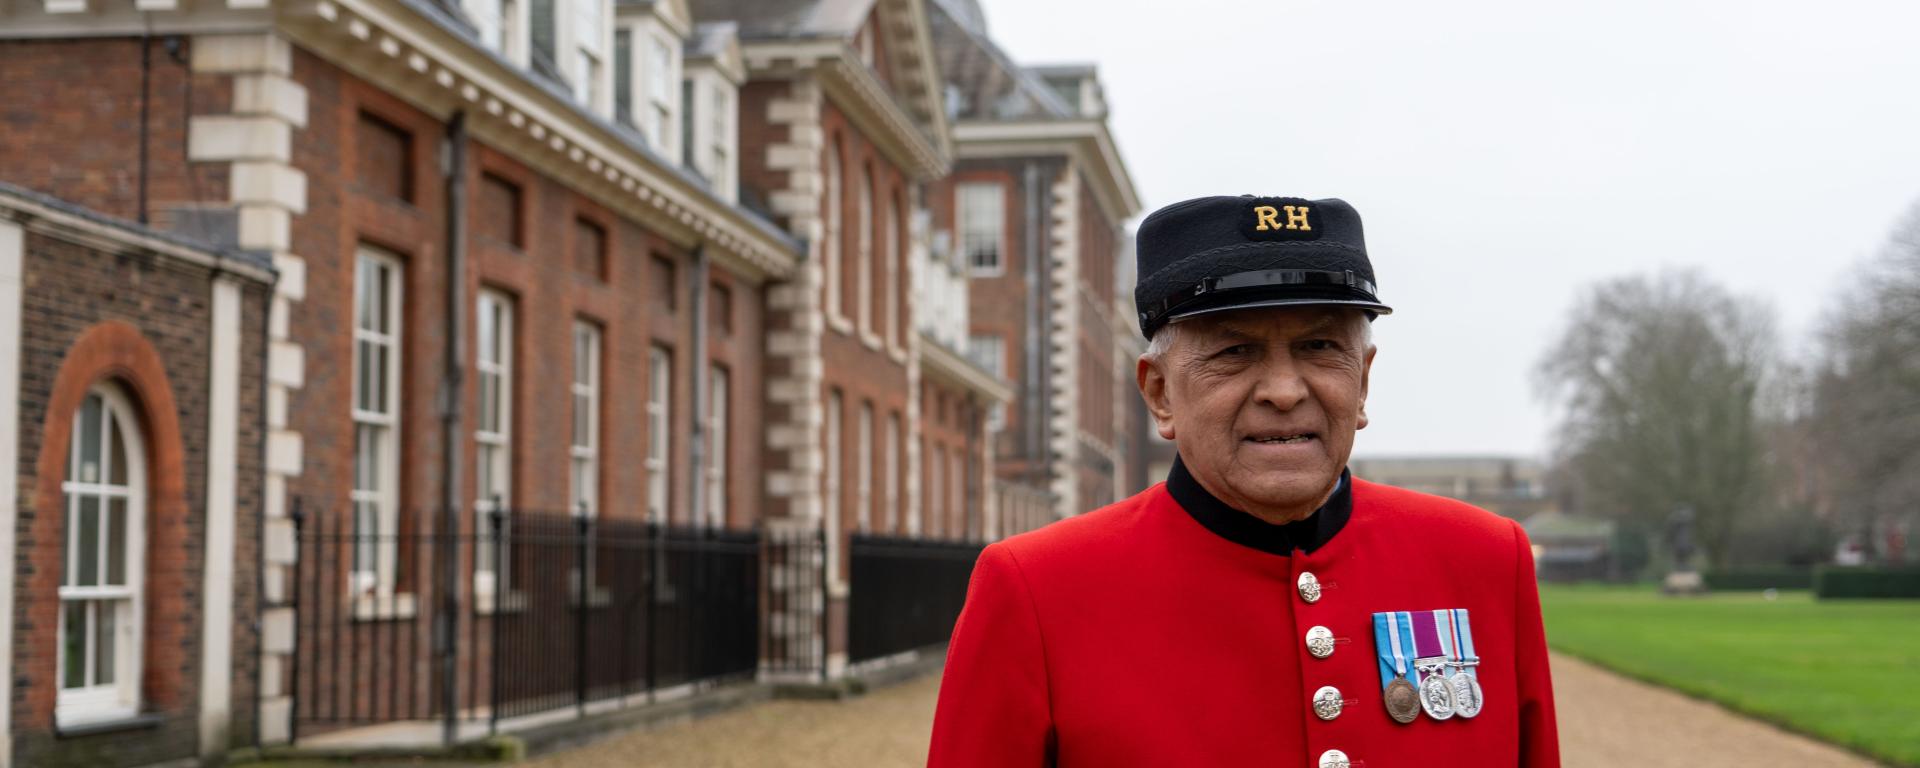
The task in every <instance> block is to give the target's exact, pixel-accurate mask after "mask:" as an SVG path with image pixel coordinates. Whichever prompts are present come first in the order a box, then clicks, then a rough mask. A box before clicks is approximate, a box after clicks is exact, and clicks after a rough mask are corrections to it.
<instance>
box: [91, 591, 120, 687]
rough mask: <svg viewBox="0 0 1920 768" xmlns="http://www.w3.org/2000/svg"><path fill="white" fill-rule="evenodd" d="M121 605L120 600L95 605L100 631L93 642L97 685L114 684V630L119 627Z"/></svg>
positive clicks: (96, 626) (95, 624) (94, 609)
mask: <svg viewBox="0 0 1920 768" xmlns="http://www.w3.org/2000/svg"><path fill="white" fill-rule="evenodd" d="M120 605H121V601H118V600H115V601H112V602H106V601H101V602H96V603H94V604H93V611H94V615H95V619H96V621H95V622H94V627H95V628H96V629H97V630H98V632H97V633H96V634H95V635H94V641H93V643H94V644H93V658H94V661H93V678H94V679H93V682H94V684H95V685H111V684H112V683H113V673H114V669H113V667H114V657H113V630H114V627H116V626H118V625H119V621H118V620H117V619H118V616H119V613H120Z"/></svg>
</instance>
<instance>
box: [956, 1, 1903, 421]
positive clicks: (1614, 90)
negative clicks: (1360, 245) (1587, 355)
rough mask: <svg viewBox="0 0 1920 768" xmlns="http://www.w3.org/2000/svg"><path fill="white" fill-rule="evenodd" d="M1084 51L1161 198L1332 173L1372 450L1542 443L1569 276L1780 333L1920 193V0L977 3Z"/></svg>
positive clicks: (1144, 182) (1327, 192)
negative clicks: (1723, 303)
mask: <svg viewBox="0 0 1920 768" xmlns="http://www.w3.org/2000/svg"><path fill="white" fill-rule="evenodd" d="M982 1H983V3H984V8H985V11H986V16H987V28H988V31H989V33H990V34H991V35H992V36H993V37H994V38H995V39H996V40H997V41H999V43H1000V44H1001V46H1002V47H1003V48H1005V49H1006V50H1007V51H1008V53H1010V54H1011V55H1012V56H1013V57H1014V58H1015V59H1016V60H1017V61H1020V62H1022V63H1028V64H1040V63H1055V62H1063V61H1090V62H1093V63H1096V64H1098V65H1099V67H1100V70H1101V73H1102V76H1103V78H1104V80H1105V83H1106V88H1107V97H1108V102H1109V105H1110V106H1111V108H1112V113H1113V116H1112V119H1113V126H1114V131H1115V133H1116V136H1117V140H1118V142H1119V144H1120V147H1121V151H1122V152H1123V153H1124V154H1125V156H1126V159H1127V162H1128V164H1129V166H1130V168H1131V170H1132V172H1133V176H1134V182H1135V184H1136V185H1137V186H1138V187H1139V189H1140V193H1141V196H1142V198H1143V199H1144V201H1145V204H1146V207H1147V210H1149V211H1151V210H1152V209H1154V208H1157V207H1159V206H1162V205H1165V204H1167V203H1170V202H1174V201H1177V200H1182V199H1186V198H1189V197H1196V196H1200V195H1211V194H1242V193H1255V194H1262V195H1289V196H1301V197H1341V198H1345V199H1346V200H1347V201H1348V202H1351V203H1353V204H1354V206H1355V207H1357V208H1358V209H1359V210H1360V213H1361V215H1362V216H1363V217H1365V220H1366V227H1367V246H1368V250H1369V252H1370V253H1371V256H1372V258H1373V264H1374V268H1375V270H1376V272H1377V273H1378V274H1379V278H1380V290H1381V296H1382V299H1383V300H1385V301H1386V303H1388V304H1390V305H1392V306H1393V307H1394V308H1395V309H1396V313H1395V314H1394V315H1393V316H1392V317H1387V318H1382V319H1381V320H1380V322H1379V323H1378V324H1377V325H1376V326H1375V337H1376V338H1375V340H1376V342H1377V343H1378V344H1379V346H1380V354H1379V358H1378V359H1377V360H1376V362H1375V364H1374V369H1373V389H1372V394H1371V396H1370V397H1369V398H1368V406H1367V410H1368V413H1369V414H1370V415H1371V416H1372V419H1373V425H1372V426H1370V427H1368V428H1367V429H1366V431H1364V432H1362V433H1361V434H1360V436H1359V441H1358V446H1357V449H1356V452H1357V453H1358V454H1360V455H1369V454H1372V455H1381V454H1434V453H1462V452H1467V453H1500V454H1544V453H1545V452H1546V450H1547V448H1548V445H1549V443H1548V440H1549V432H1550V426H1551V413H1550V411H1549V409H1548V408H1547V406H1546V405H1545V404H1544V403H1542V402H1540V401H1539V400H1538V398H1536V397H1535V394H1534V388H1533V386H1532V383H1533V379H1532V370H1533V363H1534V361H1535V360H1536V359H1537V358H1538V357H1539V356H1540V354H1541V353H1542V351H1543V350H1544V349H1545V348H1546V346H1547V345H1548V344H1550V343H1551V341H1552V339H1553V337H1554V336H1555V335H1556V332H1557V330H1558V329H1559V327H1560V325H1561V323H1562V319H1563V317H1564V314H1565V312H1566V311H1567V308H1568V307H1569V306H1570V305H1571V304H1572V303H1573V301H1574V299H1575V297H1576V296H1578V295H1579V293H1580V292H1581V290H1582V289H1583V287H1584V286H1586V285H1588V284H1589V283H1591V282H1593V281H1595V280H1598V279H1602V278H1606V277H1610V276H1615V275H1623V274H1630V273H1644V272H1659V271H1661V270H1665V269H1672V268H1686V267H1694V268H1698V269H1700V270H1702V271H1704V272H1705V273H1706V274H1707V275H1708V276H1709V277H1711V278H1712V279H1714V280H1716V281H1719V282H1721V283H1722V284H1725V285H1727V286H1729V287H1731V288H1733V289H1734V290H1735V291H1737V292H1739V293H1742V294H1745V295H1749V296H1753V297H1756V298H1758V299H1760V300H1763V301H1765V302H1767V303H1769V304H1770V305H1771V306H1772V307H1773V308H1774V309H1775V310H1776V311H1777V312H1778V314H1779V317H1780V321H1781V326H1782V329H1783V331H1785V334H1784V335H1785V336H1786V338H1787V340H1788V341H1789V342H1790V343H1791V344H1793V345H1794V348H1795V349H1796V350H1804V349H1805V348H1806V346H1807V345H1808V344H1809V343H1810V342H1809V341H1808V335H1809V331H1810V330H1811V329H1812V328H1813V327H1814V326H1815V324H1816V323H1817V321H1818V319H1819V317H1820V315H1821V313H1822V312H1824V311H1826V308H1827V307H1829V306H1831V305H1832V304H1833V302H1835V301H1838V300H1840V299H1841V298H1842V296H1843V294H1842V292H1841V289H1842V288H1843V284H1844V282H1845V281H1844V280H1843V278H1844V277H1845V276H1847V275H1849V274H1850V273H1851V270H1852V268H1853V267H1854V266H1855V265H1856V264H1858V263H1860V262H1861V261H1862V260H1863V259H1864V258H1865V257H1867V256H1869V255H1871V254H1873V253H1875V252H1877V251H1878V250H1879V248H1880V244H1881V242H1882V241H1883V240H1884V239H1885V237H1886V235H1887V232H1888V230H1889V229H1890V228H1891V227H1892V225H1893V223H1894V222H1895V221H1896V220H1897V219H1898V218H1899V217H1900V215H1901V214H1902V213H1903V212H1904V211H1906V210H1907V208H1908V207H1909V206H1910V205H1911V204H1912V202H1913V201H1914V200H1915V199H1916V198H1920V3H1911V2H1891V1H1890V2H1880V3H1867V2H1823V3H1809V2H1805V0H1793V1H1791V2H1782V1H1778V0H1757V1H1747V2H1732V1H1731V0H1729V1H1728V2H1714V3H1709V2H1698V1H1693V0H1610V2H1605V3H1601V2H1590V3H1585V4H1582V8H1581V10H1579V11H1578V12H1574V11H1571V10H1565V9H1567V8H1570V7H1571V6H1572V4H1570V3H1544V2H1538V0H1532V1H1531V2H1528V1H1523V0H1455V1H1454V2H1444V3H1437V2H1413V1H1408V2H1368V1H1364V0H1326V1H1321V2H1304V1H1301V0H1287V1H1285V2H1255V1H1252V0H1237V1H1236V0H1180V1H1179V2H1172V3H1168V2H1145V1H1144V0H982Z"/></svg>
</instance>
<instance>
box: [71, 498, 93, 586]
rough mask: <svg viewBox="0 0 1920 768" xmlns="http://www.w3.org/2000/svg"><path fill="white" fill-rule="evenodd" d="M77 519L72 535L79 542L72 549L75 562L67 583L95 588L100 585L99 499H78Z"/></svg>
mask: <svg viewBox="0 0 1920 768" xmlns="http://www.w3.org/2000/svg"><path fill="white" fill-rule="evenodd" d="M78 517H79V520H77V521H75V524H74V533H75V534H77V535H78V536H79V537H80V541H79V544H78V545H77V546H75V547H74V549H73V553H74V556H75V558H76V561H77V562H75V564H74V569H73V570H74V572H73V578H72V579H71V580H70V581H69V582H68V583H70V584H73V585H74V586H81V587H91V586H96V585H98V584H99V583H100V498H99V497H97V496H82V497H80V511H79V512H78Z"/></svg>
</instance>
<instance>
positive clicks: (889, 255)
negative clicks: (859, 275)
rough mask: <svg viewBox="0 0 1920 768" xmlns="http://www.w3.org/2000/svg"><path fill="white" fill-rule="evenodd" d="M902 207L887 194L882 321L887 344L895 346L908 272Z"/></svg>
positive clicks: (896, 344)
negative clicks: (902, 239)
mask: <svg viewBox="0 0 1920 768" xmlns="http://www.w3.org/2000/svg"><path fill="white" fill-rule="evenodd" d="M902 207H904V206H901V205H899V203H898V200H897V198H895V197H894V196H893V195H888V196H887V210H886V211H885V212H884V213H883V214H882V215H883V216H884V217H885V218H884V221H883V223H882V225H881V226H882V239H881V241H880V246H881V248H882V251H881V257H882V258H884V259H886V265H887V268H886V269H885V270H882V274H883V275H884V277H883V278H882V279H883V280H885V281H886V284H887V285H886V289H885V290H884V291H882V293H883V294H885V296H886V297H887V303H886V305H885V309H884V313H883V314H882V315H881V318H880V322H881V323H883V324H885V325H886V326H887V334H886V335H887V344H888V345H890V346H894V347H898V346H900V328H901V317H900V279H901V277H902V276H903V275H904V274H905V272H906V263H905V262H903V261H901V260H900V210H901V208H902Z"/></svg>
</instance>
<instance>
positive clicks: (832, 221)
mask: <svg viewBox="0 0 1920 768" xmlns="http://www.w3.org/2000/svg"><path fill="white" fill-rule="evenodd" d="M826 166H827V167H826V187H827V189H826V195H827V210H826V230H827V231H826V232H825V233H823V234H822V235H821V238H820V268H821V270H822V271H823V272H824V274H823V275H822V277H824V278H825V279H826V281H827V295H826V298H827V307H826V309H827V314H829V315H835V316H837V315H840V314H841V308H840V141H839V139H829V140H828V141H827V161H826Z"/></svg>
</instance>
